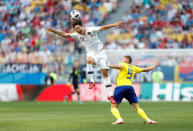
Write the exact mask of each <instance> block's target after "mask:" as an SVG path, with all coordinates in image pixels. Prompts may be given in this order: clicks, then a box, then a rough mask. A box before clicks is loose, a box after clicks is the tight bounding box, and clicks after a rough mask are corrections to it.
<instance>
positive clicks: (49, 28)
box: [47, 27, 71, 38]
mask: <svg viewBox="0 0 193 131" xmlns="http://www.w3.org/2000/svg"><path fill="white" fill-rule="evenodd" d="M47 31H48V32H52V33H55V34H57V35H60V36H63V37H68V38H70V37H71V36H70V34H69V33H66V32H62V31H57V30H55V29H53V28H51V27H48V29H47Z"/></svg>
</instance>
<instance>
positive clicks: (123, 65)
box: [119, 62, 126, 70]
mask: <svg viewBox="0 0 193 131" xmlns="http://www.w3.org/2000/svg"><path fill="white" fill-rule="evenodd" d="M119 65H120V66H121V70H123V69H126V66H125V64H124V63H123V62H120V63H119Z"/></svg>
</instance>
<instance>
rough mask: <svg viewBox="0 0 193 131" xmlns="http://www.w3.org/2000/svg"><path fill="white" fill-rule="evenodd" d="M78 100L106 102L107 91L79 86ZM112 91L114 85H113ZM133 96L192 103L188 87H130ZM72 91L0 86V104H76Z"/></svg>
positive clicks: (192, 94) (57, 87) (60, 87)
mask: <svg viewBox="0 0 193 131" xmlns="http://www.w3.org/2000/svg"><path fill="white" fill-rule="evenodd" d="M79 86H80V99H81V100H82V101H107V99H106V98H107V94H108V93H107V90H106V88H104V87H103V86H102V85H101V84H96V88H94V89H93V90H89V89H88V86H89V85H88V84H80V85H79ZM113 86H114V87H115V84H113ZM134 89H135V92H136V94H137V96H138V98H139V99H140V100H147V101H193V84H192V83H165V84H160V83H134ZM72 92H73V88H72V87H71V86H69V85H66V84H55V85H51V86H45V85H18V84H0V101H23V100H35V101H65V98H66V97H67V96H68V101H76V100H77V96H76V95H72V96H71V93H72Z"/></svg>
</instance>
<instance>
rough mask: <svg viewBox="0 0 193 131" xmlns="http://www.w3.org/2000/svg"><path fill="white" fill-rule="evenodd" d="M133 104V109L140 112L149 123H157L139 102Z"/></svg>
mask: <svg viewBox="0 0 193 131" xmlns="http://www.w3.org/2000/svg"><path fill="white" fill-rule="evenodd" d="M132 106H133V109H134V110H135V111H136V112H137V113H138V114H139V116H141V117H142V118H143V119H144V120H146V121H147V123H149V124H157V122H156V121H153V120H151V119H149V118H148V116H147V115H146V113H145V112H144V111H143V109H142V108H140V107H139V104H138V103H132Z"/></svg>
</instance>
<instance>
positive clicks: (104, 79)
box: [103, 77, 113, 96]
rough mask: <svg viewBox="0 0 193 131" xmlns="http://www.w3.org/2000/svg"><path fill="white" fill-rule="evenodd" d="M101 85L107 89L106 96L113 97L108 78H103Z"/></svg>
mask: <svg viewBox="0 0 193 131" xmlns="http://www.w3.org/2000/svg"><path fill="white" fill-rule="evenodd" d="M103 84H104V85H105V87H106V88H107V89H108V96H113V88H112V84H111V80H110V78H109V77H103Z"/></svg>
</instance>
